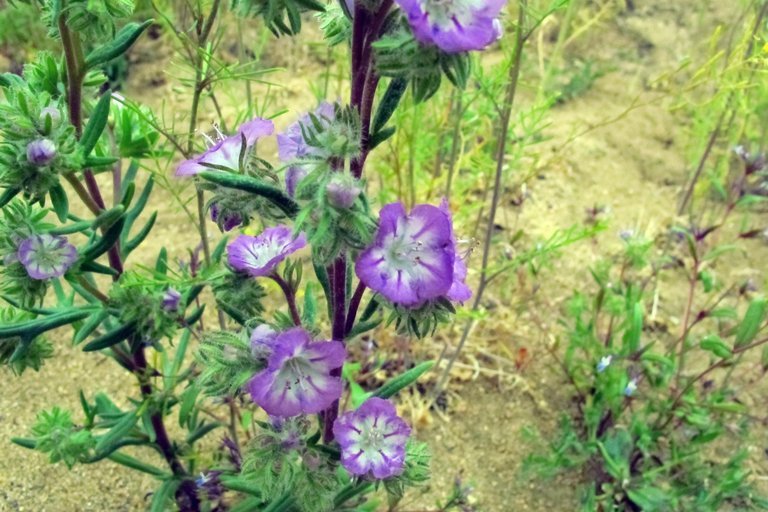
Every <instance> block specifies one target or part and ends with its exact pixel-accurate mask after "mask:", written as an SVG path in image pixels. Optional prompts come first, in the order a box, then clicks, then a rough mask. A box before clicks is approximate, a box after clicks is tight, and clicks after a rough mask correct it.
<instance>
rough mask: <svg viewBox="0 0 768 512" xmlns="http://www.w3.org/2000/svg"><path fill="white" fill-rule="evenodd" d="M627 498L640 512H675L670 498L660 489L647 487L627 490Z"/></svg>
mask: <svg viewBox="0 0 768 512" xmlns="http://www.w3.org/2000/svg"><path fill="white" fill-rule="evenodd" d="M627 496H629V499H630V500H632V502H633V503H634V504H635V505H637V506H638V507H639V508H640V510H643V511H646V512H653V511H662V510H673V509H675V508H676V507H673V506H672V505H673V502H672V501H671V498H670V496H669V495H668V494H667V493H666V491H664V490H663V489H661V488H659V487H652V486H650V485H647V486H645V487H641V488H640V489H627Z"/></svg>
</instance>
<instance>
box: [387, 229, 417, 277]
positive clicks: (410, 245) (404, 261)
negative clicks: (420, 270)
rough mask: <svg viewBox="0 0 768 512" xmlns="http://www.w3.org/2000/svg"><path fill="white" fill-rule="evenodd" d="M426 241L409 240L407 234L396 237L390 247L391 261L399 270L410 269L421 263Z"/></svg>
mask: <svg viewBox="0 0 768 512" xmlns="http://www.w3.org/2000/svg"><path fill="white" fill-rule="evenodd" d="M423 249H424V243H423V242H421V241H419V240H408V237H406V236H400V237H396V238H395V239H394V240H393V241H392V244H391V245H390V247H389V254H388V256H389V263H390V264H391V265H392V267H394V268H395V269H397V270H409V269H413V267H414V266H416V265H419V264H421V258H422V253H423Z"/></svg>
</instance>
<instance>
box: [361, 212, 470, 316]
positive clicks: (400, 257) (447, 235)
mask: <svg viewBox="0 0 768 512" xmlns="http://www.w3.org/2000/svg"><path fill="white" fill-rule="evenodd" d="M355 272H356V273H357V276H358V277H359V278H360V280H361V281H362V282H363V283H364V284H365V285H366V286H367V287H368V288H370V289H372V290H374V291H376V292H378V293H380V294H381V295H382V296H383V297H384V298H386V299H387V300H389V301H390V302H393V303H395V304H399V305H402V306H408V307H417V306H421V305H423V304H424V303H426V302H427V301H430V300H433V299H438V298H441V297H445V298H448V299H449V300H453V301H458V302H461V301H465V300H467V299H468V298H469V297H470V296H471V292H470V290H469V288H468V287H467V286H466V284H465V282H464V281H465V279H466V275H467V267H466V265H465V263H464V262H463V261H462V259H461V257H460V256H459V255H458V253H457V247H456V238H455V236H454V234H453V224H452V220H451V215H450V211H449V210H448V208H447V204H446V203H444V204H443V205H442V207H441V208H438V207H436V206H432V205H428V204H421V205H417V206H415V207H414V208H413V209H412V210H411V211H410V213H406V211H405V207H404V206H403V204H402V203H391V204H388V205H386V206H384V207H383V208H382V209H381V214H380V221H379V229H378V232H377V233H376V240H375V241H374V243H373V245H372V246H371V247H369V248H368V249H366V250H365V251H364V252H363V253H362V254H360V256H359V257H358V259H357V262H356V263H355Z"/></svg>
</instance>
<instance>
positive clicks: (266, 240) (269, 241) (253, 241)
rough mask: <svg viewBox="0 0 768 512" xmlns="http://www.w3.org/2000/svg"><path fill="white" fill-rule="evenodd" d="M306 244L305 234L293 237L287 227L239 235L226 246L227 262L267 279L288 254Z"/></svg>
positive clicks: (236, 268) (238, 269) (241, 270)
mask: <svg viewBox="0 0 768 512" xmlns="http://www.w3.org/2000/svg"><path fill="white" fill-rule="evenodd" d="M305 245H307V239H306V237H305V236H304V233H300V234H299V236H297V237H294V236H293V233H291V229H290V228H288V227H287V226H276V227H274V228H267V229H265V230H264V231H263V232H262V233H261V234H260V235H259V236H255V237H254V236H248V235H240V236H238V237H237V238H236V239H235V241H234V242H232V243H231V244H229V246H228V247H227V261H229V264H230V265H231V266H232V268H234V269H235V270H237V271H240V272H246V273H247V274H249V275H251V276H253V277H261V276H267V275H269V274H271V273H272V271H273V270H274V269H275V267H276V266H277V265H278V264H279V263H280V262H281V261H283V260H284V259H285V258H286V257H287V256H288V255H289V254H291V253H294V252H296V251H298V250H299V249H301V248H302V247H304V246H305Z"/></svg>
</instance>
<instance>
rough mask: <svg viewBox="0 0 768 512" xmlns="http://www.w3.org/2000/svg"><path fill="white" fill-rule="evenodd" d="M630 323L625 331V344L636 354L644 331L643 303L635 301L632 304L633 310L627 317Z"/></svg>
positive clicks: (631, 352)
mask: <svg viewBox="0 0 768 512" xmlns="http://www.w3.org/2000/svg"><path fill="white" fill-rule="evenodd" d="M627 321H628V322H629V325H628V326H627V330H626V331H625V332H624V339H623V341H624V346H625V347H626V348H627V350H628V351H629V354H634V353H635V352H637V349H638V348H639V347H640V336H641V334H642V333H643V305H642V303H640V302H635V303H634V304H633V305H632V311H631V312H630V314H629V317H628V318H627Z"/></svg>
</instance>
